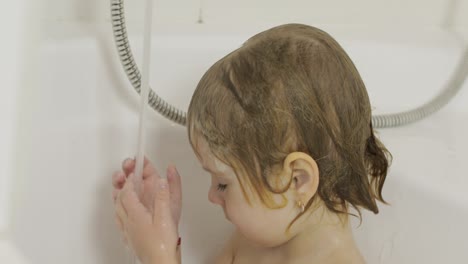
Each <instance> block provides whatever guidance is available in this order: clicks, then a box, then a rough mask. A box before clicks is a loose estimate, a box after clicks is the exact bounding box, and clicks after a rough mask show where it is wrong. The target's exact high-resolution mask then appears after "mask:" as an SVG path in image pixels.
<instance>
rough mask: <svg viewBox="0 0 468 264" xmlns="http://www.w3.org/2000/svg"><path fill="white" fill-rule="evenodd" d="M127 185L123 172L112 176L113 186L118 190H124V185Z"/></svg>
mask: <svg viewBox="0 0 468 264" xmlns="http://www.w3.org/2000/svg"><path fill="white" fill-rule="evenodd" d="M124 184H125V175H124V174H123V173H122V172H121V171H118V172H115V173H114V174H112V185H113V186H114V188H116V189H122V187H123V185H124Z"/></svg>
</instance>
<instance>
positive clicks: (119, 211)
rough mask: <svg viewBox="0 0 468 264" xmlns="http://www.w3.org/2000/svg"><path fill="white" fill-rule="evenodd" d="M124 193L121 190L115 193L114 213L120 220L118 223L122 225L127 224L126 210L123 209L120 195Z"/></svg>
mask: <svg viewBox="0 0 468 264" xmlns="http://www.w3.org/2000/svg"><path fill="white" fill-rule="evenodd" d="M123 195H124V193H123V191H120V192H119V194H118V195H117V198H116V201H115V213H116V215H117V217H118V218H119V220H120V223H121V225H122V226H123V227H125V226H126V225H127V218H128V217H127V216H128V214H127V211H126V210H125V208H124V206H123V203H122V196H123Z"/></svg>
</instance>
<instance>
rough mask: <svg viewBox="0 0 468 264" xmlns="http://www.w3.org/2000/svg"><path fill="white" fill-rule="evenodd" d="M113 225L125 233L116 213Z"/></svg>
mask: <svg viewBox="0 0 468 264" xmlns="http://www.w3.org/2000/svg"><path fill="white" fill-rule="evenodd" d="M115 223H116V224H117V227H118V228H119V230H120V232H122V233H125V227H124V225H123V222H122V220H120V217H119V215H118V214H117V212H116V213H115Z"/></svg>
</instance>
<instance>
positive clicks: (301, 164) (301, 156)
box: [283, 152, 320, 204]
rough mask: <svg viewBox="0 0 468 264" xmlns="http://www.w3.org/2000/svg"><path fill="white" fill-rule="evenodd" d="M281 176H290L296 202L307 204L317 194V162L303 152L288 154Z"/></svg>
mask: <svg viewBox="0 0 468 264" xmlns="http://www.w3.org/2000/svg"><path fill="white" fill-rule="evenodd" d="M283 175H292V184H291V188H293V189H294V191H295V193H296V199H297V200H296V202H297V203H301V204H307V202H308V201H309V200H310V199H312V197H313V196H314V195H315V194H316V193H317V190H318V186H319V179H320V178H319V169H318V166H317V162H315V160H314V159H313V158H312V157H311V156H310V155H308V154H306V153H303V152H292V153H290V154H289V155H288V156H287V157H286V159H285V160H284V164H283Z"/></svg>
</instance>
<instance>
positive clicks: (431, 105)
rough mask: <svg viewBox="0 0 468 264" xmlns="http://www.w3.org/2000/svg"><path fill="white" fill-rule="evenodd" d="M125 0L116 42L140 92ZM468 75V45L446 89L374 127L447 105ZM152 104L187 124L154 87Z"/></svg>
mask: <svg viewBox="0 0 468 264" xmlns="http://www.w3.org/2000/svg"><path fill="white" fill-rule="evenodd" d="M123 1H124V0H111V20H112V29H113V31H114V38H115V43H116V45H117V51H118V53H119V57H120V61H121V63H122V66H123V68H124V70H125V72H126V74H127V77H128V79H129V80H130V82H131V83H132V85H133V87H134V88H135V90H136V91H137V92H138V93H140V91H141V90H140V85H141V74H140V71H139V70H138V66H137V65H136V63H135V60H134V59H133V54H132V50H131V49H130V43H129V41H128V37H127V29H126V25H125V14H124V3H123ZM467 76H468V48H466V49H465V51H464V53H463V55H462V58H461V60H460V62H459V65H458V67H457V69H456V70H455V72H454V74H453V76H452V79H451V80H450V81H449V82H448V83H447V84H446V86H445V87H444V89H442V90H441V92H440V93H439V94H438V95H437V96H435V97H434V98H433V99H432V100H430V101H429V102H427V103H425V104H423V105H421V106H419V107H416V108H414V109H411V110H408V111H404V112H399V113H393V114H383V115H374V116H372V125H373V127H374V128H386V127H397V126H402V125H406V124H409V123H413V122H415V121H418V120H421V119H423V118H425V117H427V116H429V115H431V114H433V113H435V112H436V111H438V110H439V109H440V108H442V107H443V106H445V105H446V104H447V103H448V102H449V101H450V100H451V99H452V98H453V97H454V96H455V95H456V94H457V92H458V91H459V90H460V89H461V88H462V86H463V83H464V81H465V79H466V78H467ZM148 104H149V105H150V106H151V107H152V108H153V109H154V110H156V111H157V112H159V113H160V114H161V115H163V116H164V117H166V118H168V119H169V120H172V121H173V122H176V123H178V124H180V125H183V126H185V124H186V113H185V111H182V110H180V109H177V108H176V107H174V106H172V105H170V104H169V103H167V102H166V101H164V100H163V99H162V98H161V97H159V96H158V95H157V94H156V93H155V92H154V91H153V90H152V89H150V92H149V98H148Z"/></svg>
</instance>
